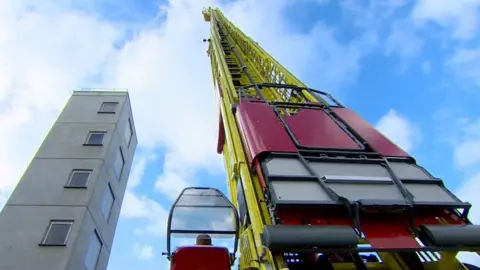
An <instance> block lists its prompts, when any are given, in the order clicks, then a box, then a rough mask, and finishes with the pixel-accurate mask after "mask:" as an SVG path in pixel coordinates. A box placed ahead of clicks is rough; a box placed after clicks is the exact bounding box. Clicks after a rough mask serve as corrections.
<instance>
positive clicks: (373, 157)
mask: <svg viewBox="0 0 480 270" xmlns="http://www.w3.org/2000/svg"><path fill="white" fill-rule="evenodd" d="M208 16H210V17H209V18H208V19H209V20H212V21H213V22H212V25H213V27H214V28H215V33H216V34H218V39H219V40H220V43H221V46H222V50H223V54H224V55H223V57H224V59H225V62H226V64H227V66H228V69H229V74H230V76H231V80H232V82H233V85H234V89H235V91H234V92H232V93H229V97H223V98H229V100H230V101H231V102H232V104H233V106H232V112H231V113H234V114H235V119H236V123H237V128H238V129H239V133H240V134H241V137H242V138H241V139H242V143H243V149H244V151H245V155H246V157H247V159H248V166H249V169H250V172H251V174H252V175H256V177H255V178H254V179H258V181H259V183H258V185H259V186H260V187H261V192H262V194H260V195H261V197H263V198H265V202H264V203H266V204H267V207H268V209H269V214H270V218H271V221H270V222H269V223H271V225H265V226H264V228H263V232H262V235H261V239H262V242H263V243H262V245H264V246H265V247H267V248H268V249H269V250H270V251H271V252H272V253H274V254H283V257H284V259H285V261H286V262H287V264H288V267H289V268H290V269H297V268H296V266H295V263H296V262H299V261H306V260H309V259H311V258H312V256H310V255H308V256H306V255H305V254H317V255H315V258H316V261H315V262H313V263H312V265H316V266H317V268H312V269H334V268H333V266H332V265H333V263H335V262H350V263H353V264H354V267H355V269H367V264H368V261H370V262H375V261H376V260H378V259H376V257H374V256H372V257H369V256H363V257H361V256H360V255H359V253H361V252H377V253H379V254H386V253H395V254H396V255H395V256H398V258H400V259H401V260H402V261H403V263H402V265H403V266H399V267H402V268H398V269H424V267H425V265H426V264H427V262H426V259H425V256H428V255H425V252H430V253H431V252H437V251H438V252H440V254H442V252H444V251H453V252H458V251H461V250H466V251H467V250H468V251H477V250H478V249H479V247H480V227H479V226H478V225H472V224H470V222H469V220H468V219H467V215H468V210H469V209H470V207H471V205H470V204H469V203H467V202H462V201H461V200H459V199H458V198H457V197H456V196H455V195H454V194H452V193H451V192H450V191H449V190H448V189H447V188H446V187H445V186H444V184H443V181H442V180H441V179H439V178H436V177H434V176H432V175H431V174H430V173H429V172H428V171H426V170H425V169H424V168H423V167H421V166H419V165H418V164H417V163H416V161H415V159H414V158H412V157H411V156H410V155H409V154H407V153H406V152H405V151H403V150H402V149H400V148H399V147H398V146H396V145H395V144H394V143H392V142H391V141H390V140H389V139H387V138H386V137H385V136H384V135H382V134H381V133H380V132H378V131H377V130H376V129H375V128H373V127H372V126H371V125H370V124H369V123H367V122H366V121H365V120H363V119H362V118H361V117H360V116H359V115H357V114H356V113H355V112H353V111H351V110H350V109H348V108H345V107H344V106H342V104H340V103H339V102H338V101H337V100H335V99H334V98H333V97H332V96H331V95H329V94H327V93H325V92H322V91H317V90H314V89H310V88H308V87H306V86H305V85H303V84H301V83H300V82H299V81H298V80H297V79H296V78H295V77H293V75H291V74H285V72H286V71H284V73H281V72H278V69H279V68H281V66H279V64H278V63H276V62H274V60H273V58H263V59H262V57H261V55H260V54H262V55H265V54H266V53H265V52H264V51H262V49H261V48H260V47H259V46H253V45H252V44H253V42H252V41H251V40H249V39H248V38H247V37H246V36H245V35H243V33H241V31H239V30H238V29H235V28H234V26H233V24H231V23H230V22H228V21H227V20H226V19H225V18H224V17H223V15H221V13H220V12H213V11H212V12H210V13H209V14H208ZM252 55H253V56H252ZM217 57H218V55H217ZM216 61H221V60H219V59H217V60H216ZM266 61H270V63H268V64H266V63H265V62H266ZM275 69H277V70H275ZM275 72H277V73H279V74H280V76H278V74H275ZM282 74H283V75H282ZM327 100H329V102H327ZM224 130H225V129H224V127H223V126H222V122H221V130H220V136H219V148H218V150H219V152H220V151H221V149H222V147H221V146H222V145H223V144H224V141H225V131H224ZM257 196H258V197H259V195H257ZM260 203H262V202H259V204H260ZM362 244H364V245H362ZM318 254H322V255H320V256H319V255H318ZM422 254H423V255H422ZM292 256H293V257H295V256H297V257H298V256H300V257H302V256H303V257H302V259H298V258H300V257H298V258H297V259H295V258H293V257H292ZM305 256H306V257H305ZM445 257H446V256H445ZM292 258H293V259H292ZM382 258H383V257H382ZM441 260H442V255H439V256H437V257H436V259H433V260H430V262H431V263H436V262H438V261H441ZM298 267H299V268H298V269H306V268H305V264H304V265H302V266H298ZM322 267H323V268H322ZM403 267H407V268H403ZM369 269H370V268H369ZM441 269H446V268H445V267H444V268H441ZM447 269H457V268H447ZM460 269H462V268H460Z"/></svg>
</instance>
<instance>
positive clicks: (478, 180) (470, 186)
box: [454, 118, 480, 265]
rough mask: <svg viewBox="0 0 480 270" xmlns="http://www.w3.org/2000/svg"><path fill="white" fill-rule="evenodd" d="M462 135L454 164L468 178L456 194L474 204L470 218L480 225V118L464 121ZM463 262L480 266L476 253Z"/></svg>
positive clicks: (458, 136)
mask: <svg viewBox="0 0 480 270" xmlns="http://www.w3.org/2000/svg"><path fill="white" fill-rule="evenodd" d="M460 123H462V127H461V128H460V130H459V132H460V134H457V138H456V142H455V143H454V164H455V167H457V168H458V169H460V170H462V172H464V174H465V175H466V176H467V177H466V178H467V179H466V180H465V181H463V183H462V184H461V185H460V187H459V188H458V189H457V190H456V192H455V194H456V195H457V196H458V197H459V198H460V199H461V200H463V201H467V202H469V203H471V204H472V208H471V210H470V213H469V218H470V220H471V221H472V223H474V224H480V207H479V206H480V197H479V196H478V190H480V170H479V165H480V118H478V119H477V120H476V121H471V120H469V119H462V120H461V121H460ZM458 257H459V258H460V259H461V260H462V261H464V262H468V263H472V264H474V265H480V256H478V255H477V254H475V253H470V252H469V253H461V254H459V256H458Z"/></svg>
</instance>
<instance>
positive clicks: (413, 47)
mask: <svg viewBox="0 0 480 270" xmlns="http://www.w3.org/2000/svg"><path fill="white" fill-rule="evenodd" d="M422 46H423V39H421V38H420V37H419V36H418V35H417V34H416V33H415V29H414V28H413V25H412V22H411V21H410V20H409V19H402V20H396V21H395V22H394V23H393V24H392V25H391V28H390V34H389V36H388V38H387V40H386V44H385V53H386V55H387V56H389V55H392V54H398V56H400V57H402V58H404V59H405V60H408V59H411V58H413V57H414V56H417V55H418V54H419V53H420V51H421V49H422Z"/></svg>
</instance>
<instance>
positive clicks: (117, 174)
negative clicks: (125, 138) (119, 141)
mask: <svg viewBox="0 0 480 270" xmlns="http://www.w3.org/2000/svg"><path fill="white" fill-rule="evenodd" d="M118 156H120V158H121V160H122V167H121V168H120V172H117V169H116V165H117V164H116V163H117V158H118ZM124 168H125V155H124V154H123V150H122V147H121V146H120V147H119V148H118V152H117V155H115V160H114V161H113V171H114V173H115V177H117V180H118V181H120V179H122V174H123V169H124Z"/></svg>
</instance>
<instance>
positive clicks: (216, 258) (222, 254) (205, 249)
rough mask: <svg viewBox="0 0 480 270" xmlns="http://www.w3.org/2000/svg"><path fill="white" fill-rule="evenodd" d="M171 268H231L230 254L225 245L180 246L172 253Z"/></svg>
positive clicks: (177, 269) (172, 269)
mask: <svg viewBox="0 0 480 270" xmlns="http://www.w3.org/2000/svg"><path fill="white" fill-rule="evenodd" d="M170 269H171V270H199V269H205V270H230V254H229V252H228V249H226V248H224V247H212V246H186V247H179V248H178V249H177V250H176V251H175V252H174V253H173V255H172V258H171V264H170Z"/></svg>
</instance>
